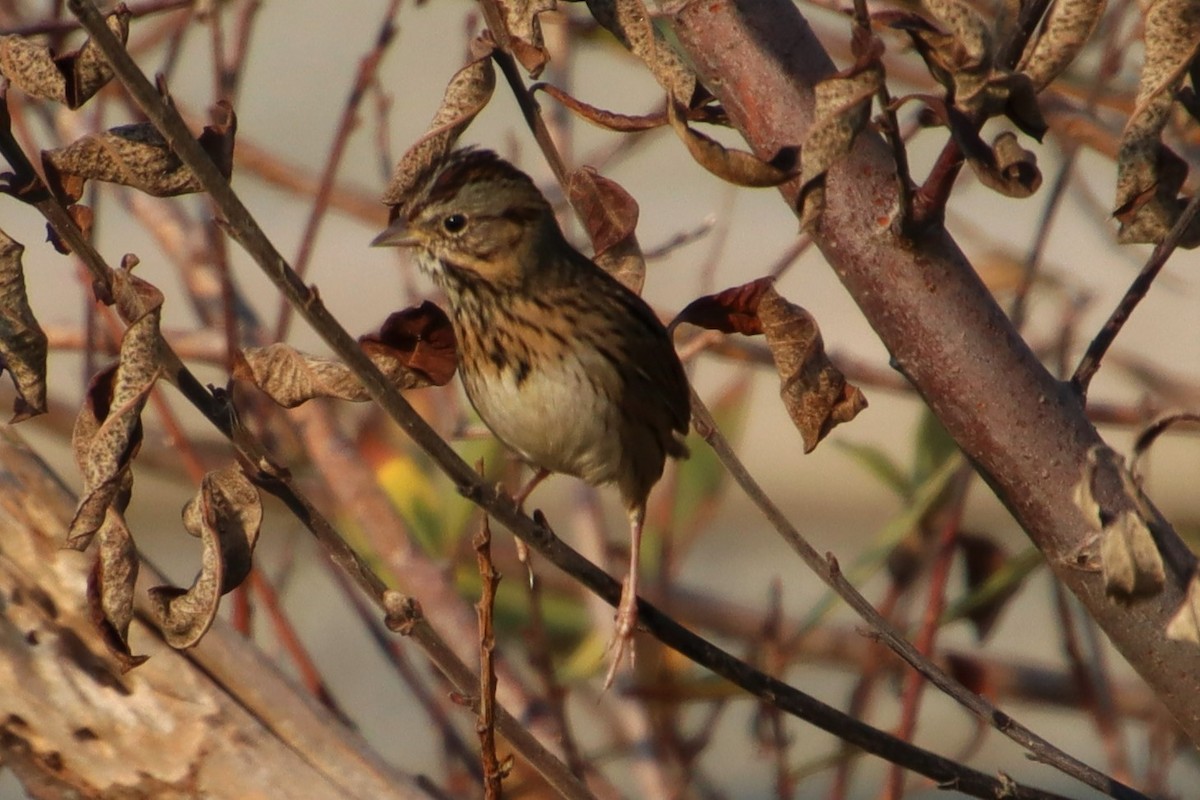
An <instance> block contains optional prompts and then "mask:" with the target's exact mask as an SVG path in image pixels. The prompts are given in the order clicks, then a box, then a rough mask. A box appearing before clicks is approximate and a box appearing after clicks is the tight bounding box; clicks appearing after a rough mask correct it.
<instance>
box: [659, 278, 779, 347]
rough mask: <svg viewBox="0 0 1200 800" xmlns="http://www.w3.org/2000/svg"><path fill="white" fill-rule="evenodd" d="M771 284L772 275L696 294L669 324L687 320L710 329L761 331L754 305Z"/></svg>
mask: <svg viewBox="0 0 1200 800" xmlns="http://www.w3.org/2000/svg"><path fill="white" fill-rule="evenodd" d="M774 283H775V280H774V278H759V279H757V280H753V281H750V282H749V283H744V284H742V285H741V286H734V287H732V288H729V289H726V290H724V291H722V292H718V293H717V294H710V295H705V296H704V297H698V298H696V299H695V300H693V301H692V302H690V303H688V304H687V305H686V306H685V307H684V309H683V310H682V311H680V312H679V314H678V315H677V316H676V317H675V319H674V320H673V321H672V322H671V327H672V328H674V327H675V326H676V325H678V324H679V323H681V322H687V323H690V324H692V325H696V326H699V327H701V328H705V329H706V330H710V331H721V332H722V333H741V334H745V335H746V336H756V335H758V334H760V333H762V322H761V321H760V320H759V318H758V304H759V303H760V302H761V301H762V298H763V295H764V294H766V293H767V291H768V290H770V289H771V286H772V285H774Z"/></svg>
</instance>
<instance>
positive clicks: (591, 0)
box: [587, 0, 703, 108]
mask: <svg viewBox="0 0 1200 800" xmlns="http://www.w3.org/2000/svg"><path fill="white" fill-rule="evenodd" d="M587 6H588V10H589V11H591V12H592V16H593V17H595V19H596V22H598V23H600V25H601V26H602V27H604V28H606V29H607V30H608V31H609V32H610V33H612V35H613V36H615V37H617V41H619V42H620V43H621V44H623V45H624V46H625V48H626V49H627V50H629V51H630V52H631V53H633V54H634V55H635V56H637V57H638V58H640V59H641V60H642V63H644V64H645V65H646V66H647V67H649V68H650V71H651V72H652V73H653V74H654V78H655V80H657V81H658V85H659V86H661V87H662V88H663V91H665V92H666V93H667V96H668V97H677V98H679V99H680V100H681V101H682V102H683V104H684V105H685V106H686V107H688V108H692V107H693V106H695V105H697V104H698V102H699V100H700V98H701V96H702V95H703V90H702V89H701V88H700V86H699V82H698V81H697V80H696V75H695V73H693V72H692V70H691V69H690V68H688V66H687V65H686V64H685V63H684V62H683V59H682V58H680V57H679V55H678V54H677V53H676V52H675V51H674V50H673V49H672V48H671V46H670V45H668V44H667V42H666V40H665V39H663V37H662V34H660V33H659V32H658V31H657V30H655V28H654V24H653V23H652V22H651V21H650V14H649V12H648V11H646V7H645V6H644V5H643V4H642V0H587Z"/></svg>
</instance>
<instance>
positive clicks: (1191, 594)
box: [1166, 574, 1200, 645]
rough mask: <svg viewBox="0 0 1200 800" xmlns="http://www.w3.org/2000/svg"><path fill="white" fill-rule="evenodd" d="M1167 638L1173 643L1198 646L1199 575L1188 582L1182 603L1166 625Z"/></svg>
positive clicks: (1199, 621)
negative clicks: (1187, 643) (1188, 643)
mask: <svg viewBox="0 0 1200 800" xmlns="http://www.w3.org/2000/svg"><path fill="white" fill-rule="evenodd" d="M1166 634H1167V638H1168V639H1170V640H1172V641H1175V642H1191V643H1192V644H1194V645H1200V575H1196V574H1193V575H1192V578H1191V580H1189V581H1188V585H1187V591H1186V592H1185V593H1184V598H1183V602H1182V603H1180V604H1179V608H1177V609H1175V613H1174V614H1173V615H1172V616H1171V620H1170V621H1169V622H1168V623H1167V630H1166Z"/></svg>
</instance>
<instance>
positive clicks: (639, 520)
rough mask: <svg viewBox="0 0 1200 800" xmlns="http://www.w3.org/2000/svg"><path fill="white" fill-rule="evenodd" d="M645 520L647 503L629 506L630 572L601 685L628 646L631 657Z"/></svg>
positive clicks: (608, 680) (609, 680)
mask: <svg viewBox="0 0 1200 800" xmlns="http://www.w3.org/2000/svg"><path fill="white" fill-rule="evenodd" d="M645 521H646V504H645V502H642V503H638V504H637V505H635V506H633V507H632V508H630V509H629V575H628V577H626V578H625V582H624V583H622V584H621V602H620V603H618V604H617V629H616V632H615V633H614V634H613V641H612V644H611V645H609V647H610V649H611V650H612V661H611V662H610V663H609V665H608V674H607V675H606V676H605V677H604V688H605V689H606V690H607V689H608V687H610V686H612V683H613V678H615V677H616V675H617V667H619V666H620V665H621V659H622V658H623V657H624V655H625V649H626V648H629V663H630V664H631V665H632V664H633V660H634V655H635V654H634V648H633V629H634V628H635V627H637V620H638V611H637V590H638V555H639V553H640V552H641V549H642V524H643V523H644V522H645Z"/></svg>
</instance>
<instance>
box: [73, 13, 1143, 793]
mask: <svg viewBox="0 0 1200 800" xmlns="http://www.w3.org/2000/svg"><path fill="white" fill-rule="evenodd" d="M68 5H69V8H70V9H71V11H72V13H74V14H75V15H76V16H77V17H79V19H80V21H81V22H82V23H83V24H84V27H86V28H87V29H88V31H89V32H90V33H91V35H92V37H93V41H95V42H96V44H97V46H98V47H99V48H100V50H101V51H102V52H103V53H104V55H105V57H106V58H107V59H108V61H109V63H110V65H111V66H112V68H113V70H114V73H115V74H116V75H117V76H118V78H119V79H120V80H121V81H122V83H124V84H125V86H126V89H127V90H128V91H129V93H130V94H131V95H132V96H133V98H134V100H135V102H137V103H138V105H139V107H141V108H142V110H143V112H144V113H145V114H146V115H147V117H148V118H149V119H150V120H151V121H152V122H153V123H154V124H155V126H156V127H158V128H159V130H160V131H161V132H162V134H163V135H164V137H165V138H166V139H167V141H168V142H169V144H170V145H171V146H172V148H173V149H174V151H175V152H176V154H177V155H179V157H180V159H181V160H182V161H183V162H184V163H185V164H186V165H187V166H188V167H189V168H190V169H191V170H192V171H193V172H194V174H195V175H196V177H197V178H198V179H199V180H200V182H201V183H202V185H203V186H204V187H205V189H206V190H207V191H208V192H209V194H210V196H211V197H212V199H213V201H214V202H215V203H216V204H217V207H218V208H219V209H220V210H221V212H222V213H223V214H224V216H225V222H224V225H225V229H226V230H227V232H228V233H229V235H230V236H231V237H232V238H234V239H235V240H236V241H237V242H238V243H239V244H241V245H242V247H243V248H245V249H246V251H247V252H248V253H249V254H250V255H251V257H252V258H254V260H255V261H256V263H258V264H259V266H260V267H261V268H262V269H263V271H264V273H265V274H266V275H267V277H268V278H269V279H271V280H272V282H274V283H275V285H276V287H277V288H278V289H279V290H280V291H281V292H283V293H284V294H285V295H286V296H287V297H288V298H289V300H290V301H291V302H292V303H293V304H294V305H295V306H296V307H297V310H298V311H299V313H300V314H301V315H302V316H304V318H305V319H306V320H307V321H308V322H309V324H310V325H312V326H313V328H314V329H315V330H316V331H317V333H318V334H319V335H320V336H321V337H322V338H323V339H324V340H325V341H326V343H327V344H328V345H329V346H330V347H331V349H332V350H333V351H334V352H335V353H336V354H337V355H338V357H339V358H341V359H342V360H343V361H344V362H345V363H346V364H347V365H348V366H350V367H351V368H352V369H353V370H354V372H355V374H356V375H357V376H358V377H359V379H360V380H361V381H362V383H363V385H364V387H365V388H366V389H367V390H368V392H369V393H370V394H371V396H372V398H373V399H375V401H376V402H378V403H379V404H380V406H381V407H382V408H383V409H384V410H385V411H386V412H387V413H388V414H389V415H390V416H391V417H392V419H393V420H395V421H396V423H397V424H398V425H399V426H400V427H401V428H402V429H403V430H405V431H406V433H408V435H409V436H410V437H412V439H413V440H414V441H415V442H416V443H417V444H418V445H419V446H420V447H422V448H423V449H424V450H425V451H426V452H427V453H429V455H430V456H431V457H432V458H433V459H434V460H435V461H436V462H437V463H438V464H439V466H440V467H441V468H442V469H443V471H444V472H445V473H446V474H447V475H448V476H449V477H450V478H451V479H452V480H453V481H454V483H455V485H456V487H457V488H458V489H459V491H460V492H462V493H463V494H464V495H465V496H466V497H467V498H468V499H470V500H471V501H472V502H474V503H476V504H477V505H480V506H481V507H484V508H485V509H486V510H487V511H488V512H489V513H490V514H491V515H492V516H493V518H495V519H496V520H497V521H498V522H500V523H501V524H503V525H505V527H508V528H509V529H510V530H512V531H513V532H514V533H515V534H517V535H518V536H520V537H521V538H523V539H525V540H526V541H527V542H529V543H530V544H531V545H533V546H534V547H535V548H537V549H538V550H539V551H540V552H542V553H543V555H545V556H546V557H547V558H548V559H549V560H550V561H551V562H553V563H554V564H556V565H557V566H559V567H560V568H561V569H564V570H568V571H570V572H572V573H573V574H576V575H577V576H578V577H579V579H580V580H581V582H583V583H584V584H585V585H586V586H588V587H589V588H590V589H592V590H593V591H595V592H597V593H598V594H600V595H601V596H603V597H604V598H605V599H606V600H607V601H608V602H610V603H612V604H614V605H615V604H616V603H617V601H618V599H619V597H620V592H621V588H620V584H619V583H618V582H617V581H615V580H614V579H612V578H611V577H610V576H608V575H607V574H605V573H604V572H603V571H601V570H599V569H598V568H597V567H596V566H595V565H593V564H591V563H590V562H588V561H586V560H585V559H583V558H582V557H581V556H579V554H578V553H576V552H575V551H573V550H571V549H570V548H568V547H566V546H565V545H564V544H563V543H562V542H561V541H559V540H558V539H557V538H556V537H554V536H553V534H552V532H551V531H549V530H548V529H547V528H546V527H545V526H542V525H538V524H536V523H535V522H534V521H533V520H531V519H529V518H528V517H526V516H525V515H523V514H521V513H520V512H519V510H518V509H517V508H516V506H515V504H514V503H513V502H512V498H510V497H508V496H507V495H505V494H503V493H501V492H500V491H498V490H497V488H496V487H494V486H490V485H488V484H486V483H484V482H482V481H481V480H480V479H479V478H478V476H477V475H476V474H475V472H474V471H473V470H472V469H471V468H470V467H469V466H468V465H467V464H466V463H465V462H464V461H463V460H462V459H461V458H459V457H458V455H457V454H456V453H455V452H454V451H453V450H452V449H451V448H450V447H449V446H448V445H447V444H446V443H445V442H444V441H443V440H442V439H440V438H439V437H438V436H437V435H436V433H435V432H434V431H433V430H432V429H431V428H430V427H429V426H428V425H427V424H426V423H425V422H424V421H423V420H422V419H421V418H420V417H419V416H418V415H417V414H416V413H415V412H414V410H413V409H412V407H411V406H410V405H409V404H408V402H407V401H405V400H404V398H403V397H401V396H400V394H399V393H398V392H397V391H396V389H395V388H394V387H393V386H392V385H391V384H390V383H389V382H388V381H387V379H386V378H385V377H384V376H383V375H382V374H381V373H380V372H379V370H378V368H377V367H376V366H375V365H374V364H373V363H372V362H371V361H370V360H369V359H368V358H367V357H366V355H365V354H364V353H363V351H362V350H361V349H360V348H359V347H358V345H357V343H356V342H355V341H354V339H352V338H351V337H350V335H349V334H348V333H347V332H346V331H345V330H344V329H343V328H342V327H341V326H340V325H339V324H338V323H337V321H336V320H335V319H334V318H333V317H332V315H330V314H329V312H328V310H327V309H326V308H325V306H324V304H323V303H322V302H321V300H320V297H319V296H318V295H317V293H316V292H315V291H313V290H311V289H309V288H308V287H307V286H305V285H304V284H303V281H301V280H300V279H299V277H298V276H296V275H295V273H294V272H293V271H292V270H291V268H290V267H289V265H288V264H287V262H286V261H285V260H284V259H283V257H282V256H281V255H280V254H279V253H278V251H277V250H276V249H275V248H274V246H273V245H272V244H271V242H270V241H269V240H268V239H267V237H266V236H265V234H264V233H263V232H262V230H261V229H260V228H259V226H258V225H257V223H256V222H255V220H254V218H253V217H252V216H251V214H250V213H249V211H248V210H247V209H246V208H245V206H244V205H243V204H242V202H241V200H240V199H239V198H238V197H237V195H236V194H235V193H234V192H233V190H232V188H231V187H230V185H229V183H228V181H227V180H226V179H225V177H224V176H223V175H221V173H220V172H219V171H218V170H217V168H216V166H215V165H214V164H213V162H212V161H211V159H210V158H209V157H208V155H207V154H206V153H205V152H204V151H203V150H202V149H201V148H200V146H199V144H198V143H197V142H196V140H195V139H194V138H193V137H192V136H191V133H190V131H189V130H188V128H187V126H186V124H185V123H184V122H183V120H182V119H181V118H180V117H179V115H178V114H177V113H176V112H175V110H174V109H173V107H171V105H170V104H169V103H168V102H164V100H163V98H161V97H160V96H159V95H158V93H157V92H156V90H155V89H154V87H153V86H152V85H151V84H150V82H149V81H147V80H146V77H145V76H144V75H143V74H142V73H141V71H140V69H139V68H138V67H137V65H136V64H134V62H133V61H132V59H131V58H130V57H129V55H128V53H127V52H126V51H125V49H124V47H123V46H122V45H121V44H120V42H119V41H118V40H117V39H116V37H115V36H113V35H112V33H111V32H110V31H108V29H107V27H106V26H105V23H104V20H103V18H102V17H101V15H100V13H99V11H98V10H97V9H96V7H95V5H94V4H93V3H92V2H90V0H68ZM63 216H64V217H65V212H63ZM59 222H60V223H61V224H63V225H64V226H65V227H69V228H73V227H74V226H73V223H71V221H70V218H69V217H66V218H65V219H60V220H59ZM76 238H80V237H76ZM72 244H74V242H72ZM293 510H294V511H295V512H298V513H301V514H302V515H303V516H302V519H307V518H308V517H310V516H313V515H316V510H315V509H312V508H310V507H301V508H296V509H293ZM334 533H335V532H334ZM335 536H336V533H335ZM327 546H330V547H332V548H334V549H333V550H331V552H334V553H335V558H339V557H344V558H347V559H348V563H346V564H345V565H344V566H346V567H349V568H350V569H352V570H353V569H355V568H356V567H359V566H360V564H361V562H359V561H358V560H357V557H356V556H355V555H354V554H353V551H352V550H351V551H349V552H348V553H342V552H340V549H341V548H345V549H346V550H349V548H348V547H346V545H345V542H344V541H343V540H341V539H340V537H337V538H335V539H333V540H331V541H330V542H328V544H327ZM814 556H815V552H814ZM339 563H340V558H339ZM363 566H365V565H363ZM829 573H830V577H831V579H833V578H834V575H833V574H832V571H831V570H830V571H829ZM352 574H355V573H353V572H352ZM366 574H368V575H370V576H372V577H373V575H374V574H373V573H370V572H369V570H368V571H367V573H366ZM375 581H378V579H377V578H375ZM364 588H368V589H369V590H371V593H372V595H373V596H377V597H378V599H379V600H380V601H381V603H382V605H383V606H384V607H386V608H387V609H388V616H389V620H390V621H391V624H390V625H389V627H392V628H393V629H395V630H399V631H401V632H403V633H406V634H407V635H410V636H412V637H413V638H414V639H415V640H417V641H418V642H419V643H420V644H421V645H422V647H423V648H424V649H425V650H426V652H427V653H428V654H430V656H431V657H432V658H433V660H434V661H435V663H437V664H438V666H439V668H440V669H443V670H445V671H446V672H447V676H448V677H449V678H450V679H451V680H452V681H454V682H455V683H456V685H458V686H460V691H466V690H464V689H462V688H461V687H463V686H469V685H474V684H475V682H476V681H477V677H476V676H474V675H473V674H472V673H471V671H470V670H469V669H467V668H466V666H465V665H463V664H462V662H461V661H459V660H458V659H457V658H456V657H454V655H453V653H452V652H450V651H449V649H448V648H446V647H445V645H444V643H443V642H442V640H441V638H440V637H438V636H437V635H436V633H434V632H433V630H432V628H430V627H429V625H428V622H427V621H425V619H424V616H423V615H422V614H421V612H420V608H419V606H417V604H416V603H415V602H414V601H411V600H408V599H405V598H403V597H402V596H400V595H399V594H398V593H396V592H390V591H389V592H386V593H384V592H383V591H382V587H381V586H379V585H378V584H377V583H375V584H373V585H370V586H368V587H364ZM847 589H848V587H847ZM848 590H849V589H848ZM849 591H852V590H849ZM868 605H869V604H868ZM638 606H639V608H638V614H639V619H640V620H641V621H642V623H643V624H644V626H645V627H646V628H648V629H649V630H651V631H652V632H653V633H654V634H655V635H656V636H657V637H658V638H659V639H660V640H661V641H663V642H664V643H666V644H668V645H669V646H671V647H673V648H675V649H676V650H678V651H680V652H681V653H683V654H684V655H687V656H688V657H690V658H693V659H694V660H697V661H699V662H700V663H703V664H705V665H706V666H709V668H710V669H712V670H713V671H715V672H717V673H718V674H720V675H722V676H724V677H726V678H728V679H729V680H731V681H733V682H735V683H736V684H738V685H739V686H742V687H743V688H745V689H746V690H747V691H750V692H752V693H753V694H755V695H756V696H759V697H771V698H774V702H776V703H778V704H779V707H780V708H783V709H784V710H785V711H787V712H788V713H792V714H795V715H797V716H800V717H801V718H803V719H807V720H808V721H810V722H812V723H813V724H816V725H818V726H820V727H823V728H825V729H827V730H831V731H835V732H836V733H837V735H839V736H841V737H843V738H845V739H846V740H848V741H850V742H852V743H854V744H856V745H858V746H859V747H862V748H863V749H865V750H867V751H869V752H873V753H875V754H877V755H882V756H884V757H886V758H888V759H889V760H893V761H894V760H902V762H903V763H905V765H906V766H908V767H909V768H910V769H913V770H915V771H917V772H920V773H921V774H923V775H926V776H928V777H930V778H932V779H934V780H936V781H939V782H953V785H954V786H955V787H956V788H957V789H958V790H959V791H963V792H965V793H968V794H972V795H975V796H980V797H987V796H992V795H994V794H995V793H997V792H999V791H1000V790H1001V788H1002V787H1003V788H1004V789H1005V790H1006V791H1009V792H1010V794H1011V795H1012V796H1015V797H1052V796H1054V795H1052V794H1050V793H1045V792H1041V791H1039V790H1035V789H1029V788H1025V787H1020V786H1013V784H1012V782H1011V781H1008V780H1005V781H1003V782H1002V781H999V780H998V779H995V778H992V777H991V776H988V775H985V774H983V773H980V772H977V771H975V770H971V769H968V768H965V767H962V766H961V765H959V764H956V763H954V762H953V761H951V760H949V759H945V758H942V757H940V756H937V755H935V754H933V753H929V752H928V751H925V750H922V749H920V748H916V747H912V746H911V745H906V744H904V743H901V742H898V741H896V740H895V739H894V738H892V737H888V736H886V735H884V734H882V732H880V731H877V730H875V729H873V728H871V727H870V726H868V725H866V724H864V723H862V722H860V721H858V720H854V719H850V718H848V717H846V716H845V715H842V714H841V713H840V712H837V711H836V709H833V708H831V707H829V706H827V705H825V704H824V703H821V702H820V701H817V700H816V699H815V698H811V697H809V696H807V695H804V694H803V693H801V692H798V691H797V690H795V689H793V688H792V687H790V686H787V685H786V684H783V683H781V682H780V681H777V680H775V679H773V678H770V677H769V676H766V675H763V674H762V673H760V672H758V671H756V670H753V669H750V668H749V667H748V666H747V665H745V664H743V663H741V662H739V661H738V660H737V659H735V658H733V657H732V656H730V655H729V654H727V653H725V652H724V651H721V650H720V649H718V648H716V647H714V646H712V645H711V644H709V643H708V642H706V641H704V640H703V639H701V638H700V637H698V636H696V635H694V634H692V633H691V632H689V631H687V630H685V629H684V628H682V627H681V626H680V625H678V623H676V622H674V621H673V620H672V619H670V618H669V617H667V616H665V615H664V614H662V613H661V612H660V611H658V609H656V608H654V607H653V606H651V605H650V604H649V603H646V602H645V601H642V600H639V604H638ZM996 713H999V712H996ZM506 716H507V715H506V714H504V713H503V711H502V709H498V715H497V719H498V721H500V722H501V724H502V725H503V723H504V719H505V717H506ZM1004 719H1007V718H1004ZM508 720H509V723H510V724H512V725H513V726H514V727H515V728H516V731H515V733H520V734H524V733H525V732H524V730H523V729H522V728H521V726H520V725H518V724H516V723H515V721H513V720H512V719H511V717H509V718H508ZM502 729H503V728H502ZM505 735H506V736H510V740H511V736H512V735H513V734H510V733H509V732H508V731H505ZM525 738H527V739H528V745H529V746H530V747H536V748H540V744H538V743H537V742H536V740H533V738H532V737H528V736H527V735H526V737H525ZM513 742H514V745H517V742H516V741H515V740H513ZM522 752H523V753H526V755H527V757H528V752H526V751H525V750H524V749H522ZM552 761H553V762H554V763H555V764H557V766H559V767H561V764H559V763H557V761H556V760H553V759H552ZM562 772H563V773H564V774H563V775H559V776H557V777H559V778H560V779H562V780H563V781H564V785H565V786H577V785H578V784H577V782H576V781H575V779H574V778H573V776H571V775H570V774H569V772H567V771H566V769H565V768H562ZM1102 785H1103V786H1106V787H1107V788H1108V789H1109V790H1112V789H1113V787H1112V784H1111V782H1107V783H1102ZM1114 796H1124V797H1137V796H1138V795H1137V794H1136V793H1129V794H1125V793H1121V792H1120V789H1119V787H1118V788H1117V793H1116V794H1115V795H1114Z"/></svg>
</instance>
